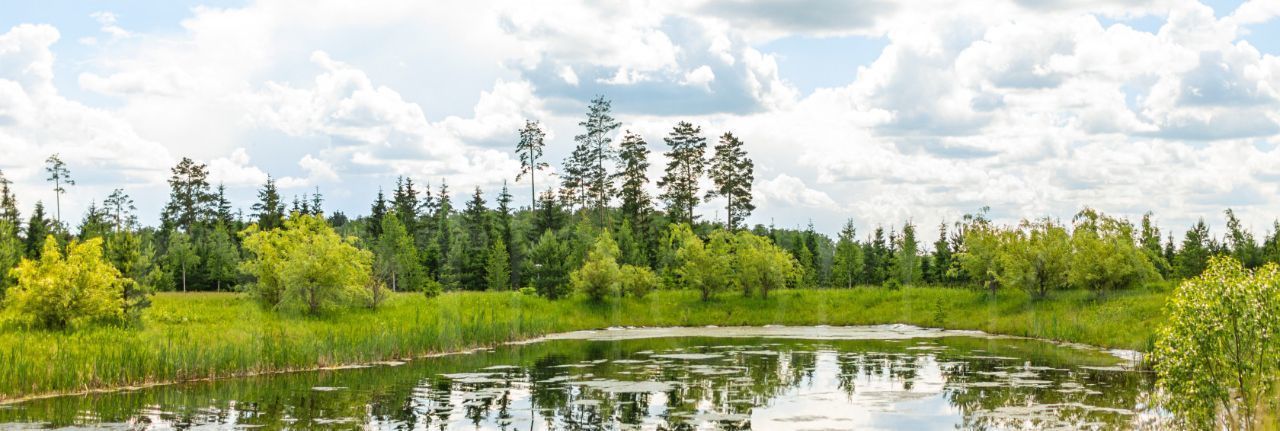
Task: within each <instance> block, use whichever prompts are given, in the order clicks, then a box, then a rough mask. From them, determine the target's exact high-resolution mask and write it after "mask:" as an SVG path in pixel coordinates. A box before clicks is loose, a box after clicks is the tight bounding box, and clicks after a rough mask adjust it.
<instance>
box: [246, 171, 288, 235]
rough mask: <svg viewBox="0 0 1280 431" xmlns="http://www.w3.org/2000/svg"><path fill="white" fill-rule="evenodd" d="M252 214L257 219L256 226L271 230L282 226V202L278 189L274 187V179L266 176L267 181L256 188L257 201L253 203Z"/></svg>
mask: <svg viewBox="0 0 1280 431" xmlns="http://www.w3.org/2000/svg"><path fill="white" fill-rule="evenodd" d="M251 209H253V216H254V218H256V219H257V220H258V228H259V229H262V230H271V229H275V228H278V227H281V226H284V202H281V201H280V191H279V190H278V189H276V180H275V179H274V178H271V176H270V175H268V176H267V182H266V183H264V184H263V185H262V189H261V190H258V202H256V203H254V204H253V207H251Z"/></svg>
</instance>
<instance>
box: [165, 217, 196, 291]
mask: <svg viewBox="0 0 1280 431" xmlns="http://www.w3.org/2000/svg"><path fill="white" fill-rule="evenodd" d="M165 250H166V251H165V255H164V262H165V265H166V266H167V269H168V271H169V272H171V273H173V274H175V275H179V276H181V279H180V280H178V281H180V283H181V286H182V291H183V292H186V291H187V273H188V272H190V271H193V270H194V269H195V268H196V265H199V264H200V255H199V254H198V253H196V248H195V245H194V244H192V243H191V237H190V236H189V235H187V234H186V233H183V232H174V233H171V234H169V244H168V245H167V246H166V247H165Z"/></svg>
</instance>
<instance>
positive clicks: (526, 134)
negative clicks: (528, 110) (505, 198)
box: [516, 120, 547, 208]
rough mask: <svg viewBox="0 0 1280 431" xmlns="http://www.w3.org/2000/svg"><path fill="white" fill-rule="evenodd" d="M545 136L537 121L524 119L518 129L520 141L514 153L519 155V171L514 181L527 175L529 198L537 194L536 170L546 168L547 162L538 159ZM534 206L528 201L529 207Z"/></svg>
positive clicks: (544, 144)
mask: <svg viewBox="0 0 1280 431" xmlns="http://www.w3.org/2000/svg"><path fill="white" fill-rule="evenodd" d="M546 137H547V134H546V132H543V131H542V125H540V124H538V122H537V121H528V120H526V121H525V122H524V128H522V129H520V142H518V143H516V153H517V154H519V155H520V173H519V174H516V181H520V178H521V177H523V176H525V175H529V198H530V199H535V198H536V197H537V195H538V183H537V178H536V176H537V171H540V170H543V169H546V168H547V162H543V161H539V160H538V159H540V158H542V149H543V147H545V146H546V143H545V142H543V140H544V139H546ZM535 206H537V203H536V202H533V201H530V202H529V208H533V207H535Z"/></svg>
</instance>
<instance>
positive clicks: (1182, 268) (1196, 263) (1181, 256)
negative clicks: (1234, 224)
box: [1174, 219, 1210, 278]
mask: <svg viewBox="0 0 1280 431" xmlns="http://www.w3.org/2000/svg"><path fill="white" fill-rule="evenodd" d="M1209 249H1210V244H1209V226H1208V225H1206V224H1205V223H1204V219H1200V220H1198V221H1196V224H1195V225H1192V226H1191V229H1188V230H1187V233H1186V236H1185V237H1184V238H1183V240H1182V249H1181V250H1179V251H1178V254H1177V256H1176V257H1175V258H1174V267H1175V268H1176V269H1177V272H1178V276H1179V277H1182V278H1191V277H1195V276H1197V275H1200V273H1201V272H1204V269H1205V268H1206V267H1207V266H1208V265H1209V255H1210V250H1209Z"/></svg>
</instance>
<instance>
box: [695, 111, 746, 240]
mask: <svg viewBox="0 0 1280 431" xmlns="http://www.w3.org/2000/svg"><path fill="white" fill-rule="evenodd" d="M708 176H710V177H711V181H712V182H714V183H715V188H714V189H712V190H708V191H707V199H711V198H715V197H724V198H725V201H726V204H725V215H726V218H725V221H726V222H725V227H727V228H728V229H729V230H730V231H736V230H738V227H739V226H738V225H739V224H741V223H742V222H743V220H745V219H746V218H747V217H748V216H750V215H751V211H752V210H755V208H756V207H755V205H753V204H752V203H751V184H752V182H754V181H755V163H753V162H752V161H751V159H750V158H748V157H747V152H746V150H743V148H742V141H741V140H739V139H738V138H737V137H735V136H733V134H732V133H725V134H724V135H723V136H721V137H720V143H718V144H716V146H715V153H714V154H713V155H712V156H711V166H710V169H709V170H708Z"/></svg>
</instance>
